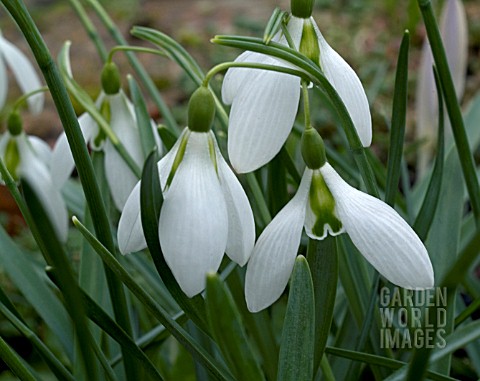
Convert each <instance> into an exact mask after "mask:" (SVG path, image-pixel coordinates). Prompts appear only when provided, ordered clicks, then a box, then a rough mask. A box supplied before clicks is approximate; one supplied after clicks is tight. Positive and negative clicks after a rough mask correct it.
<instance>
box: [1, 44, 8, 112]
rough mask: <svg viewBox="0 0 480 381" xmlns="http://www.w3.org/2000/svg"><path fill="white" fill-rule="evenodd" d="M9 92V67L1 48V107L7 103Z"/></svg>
mask: <svg viewBox="0 0 480 381" xmlns="http://www.w3.org/2000/svg"><path fill="white" fill-rule="evenodd" d="M7 93H8V75H7V68H6V67H5V63H4V62H3V57H2V51H1V50H0V109H2V108H3V106H4V105H5V101H6V100H7Z"/></svg>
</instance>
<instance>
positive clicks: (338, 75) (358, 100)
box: [311, 18, 372, 147]
mask: <svg viewBox="0 0 480 381" xmlns="http://www.w3.org/2000/svg"><path fill="white" fill-rule="evenodd" d="M311 20H312V23H313V26H314V28H315V31H316V33H317V37H318V44H319V47H320V66H321V68H322V70H323V72H324V74H325V77H326V78H327V79H328V81H329V82H330V83H331V84H332V86H333V87H334V88H335V90H336V91H337V93H338V95H339V96H340V98H342V101H343V103H344V104H345V107H346V108H347V111H348V113H349V114H350V117H351V118H352V121H353V124H354V125H355V128H356V129H357V133H358V136H359V138H360V141H361V142H362V144H363V146H364V147H368V146H370V144H371V143H372V117H371V115H370V106H369V104H368V99H367V95H366V94H365V90H364V89H363V86H362V83H361V82H360V79H359V78H358V76H357V74H356V73H355V71H354V70H353V69H352V68H351V67H350V65H349V64H348V63H347V62H346V61H345V60H344V59H343V58H342V57H341V56H340V55H339V54H338V53H337V52H336V51H335V50H333V49H332V47H331V46H330V45H329V44H328V43H327V41H326V40H325V38H324V37H323V35H322V33H321V32H320V30H319V29H318V26H317V24H316V23H315V21H314V20H313V18H312V19H311Z"/></svg>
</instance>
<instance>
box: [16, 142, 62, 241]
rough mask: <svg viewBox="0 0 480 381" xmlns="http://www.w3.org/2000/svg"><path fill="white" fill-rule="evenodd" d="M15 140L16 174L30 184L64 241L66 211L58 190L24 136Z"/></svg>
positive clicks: (59, 236)
mask: <svg viewBox="0 0 480 381" xmlns="http://www.w3.org/2000/svg"><path fill="white" fill-rule="evenodd" d="M17 141H18V149H19V153H20V167H19V169H18V174H19V176H20V177H22V178H23V179H25V180H26V181H27V182H28V183H29V184H30V186H31V187H32V189H33V191H34V192H35V193H36V195H37V197H38V198H39V200H40V202H41V203H42V204H43V207H44V208H45V212H46V213H47V215H48V216H49V218H50V221H51V223H52V226H53V228H54V229H55V231H56V233H57V236H58V238H59V239H60V241H62V242H65V241H66V240H67V234H68V213H67V208H66V206H65V202H64V201H63V198H62V196H61V194H60V191H59V190H58V189H57V188H56V187H55V186H54V185H53V182H52V179H51V177H50V173H49V171H48V168H47V166H46V164H45V163H42V162H41V161H40V160H38V157H37V156H36V155H35V153H34V152H33V151H32V149H31V147H30V146H29V143H28V141H27V139H26V137H25V136H20V137H19V138H18V139H17Z"/></svg>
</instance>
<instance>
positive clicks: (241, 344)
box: [205, 274, 265, 380]
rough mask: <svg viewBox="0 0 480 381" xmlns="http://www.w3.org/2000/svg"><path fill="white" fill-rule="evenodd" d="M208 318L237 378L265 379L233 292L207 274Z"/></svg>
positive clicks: (213, 333) (217, 277)
mask: <svg viewBox="0 0 480 381" xmlns="http://www.w3.org/2000/svg"><path fill="white" fill-rule="evenodd" d="M206 290H207V294H206V299H205V301H206V307H207V319H208V323H209V326H210V329H211V332H212V336H213V338H214V339H215V342H216V343H217V344H218V346H219V347H220V350H221V352H222V354H223V357H224V358H225V360H226V362H227V364H228V365H229V367H230V369H231V370H232V373H233V375H234V376H235V378H236V379H237V380H264V379H265V378H264V376H263V373H262V370H261V369H260V365H259V364H258V362H257V359H256V357H255V353H254V352H253V351H252V348H251V347H250V343H249V340H248V337H247V334H246V332H245V328H244V324H243V322H242V318H241V317H240V312H239V311H238V309H237V306H236V305H235V302H234V300H233V298H232V295H231V294H230V291H229V290H228V288H227V287H226V285H225V284H224V282H223V281H222V280H221V279H220V277H219V276H218V275H217V274H209V275H207V286H206Z"/></svg>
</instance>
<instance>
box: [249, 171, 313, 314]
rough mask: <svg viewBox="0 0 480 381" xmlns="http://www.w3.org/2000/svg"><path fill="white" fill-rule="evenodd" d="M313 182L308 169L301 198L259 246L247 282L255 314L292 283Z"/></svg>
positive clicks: (292, 202) (284, 211) (277, 218)
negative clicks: (291, 276) (289, 281)
mask: <svg viewBox="0 0 480 381" xmlns="http://www.w3.org/2000/svg"><path fill="white" fill-rule="evenodd" d="M311 178H312V172H311V170H308V169H307V170H306V171H305V173H304V175H303V177H302V182H301V184H300V187H299V189H298V191H297V194H296V195H295V196H294V197H293V198H292V199H291V200H290V202H289V203H288V204H287V205H285V207H284V208H283V209H282V210H281V211H280V212H279V213H278V214H277V215H276V216H275V218H274V219H273V220H272V222H270V224H268V226H267V227H266V228H265V230H264V231H263V233H262V234H261V235H260V238H259V239H258V241H257V243H256V244H255V248H254V249H253V254H252V256H251V258H250V260H249V262H248V265H247V274H246V278H245V299H246V301H247V307H248V309H249V310H250V311H251V312H258V311H260V310H262V309H264V308H266V307H268V306H270V305H271V304H272V303H273V302H275V301H276V300H277V299H278V298H279V297H280V296H281V295H282V292H283V290H284V289H285V286H286V285H287V283H288V279H289V278H290V274H291V273H292V269H293V265H294V263H295V258H296V256H297V252H298V247H299V245H300V239H301V237H302V230H303V224H304V221H305V209H306V205H307V197H308V190H309V188H310V181H311Z"/></svg>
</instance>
